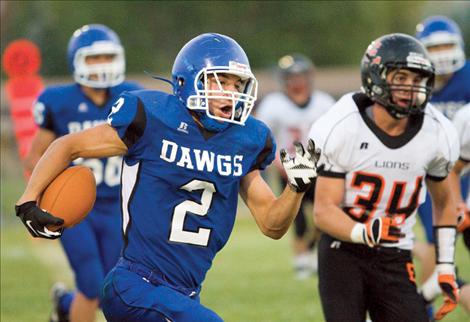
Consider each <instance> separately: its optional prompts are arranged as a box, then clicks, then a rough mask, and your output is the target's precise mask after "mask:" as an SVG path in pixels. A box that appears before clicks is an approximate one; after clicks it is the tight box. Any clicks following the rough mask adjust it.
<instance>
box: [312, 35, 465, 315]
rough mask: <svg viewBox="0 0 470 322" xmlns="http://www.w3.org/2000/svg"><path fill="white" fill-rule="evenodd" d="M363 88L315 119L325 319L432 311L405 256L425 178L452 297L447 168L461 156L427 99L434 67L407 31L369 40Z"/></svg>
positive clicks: (449, 304)
mask: <svg viewBox="0 0 470 322" xmlns="http://www.w3.org/2000/svg"><path fill="white" fill-rule="evenodd" d="M361 73H362V84H363V91H364V93H355V94H347V95H345V96H344V97H342V98H341V99H340V101H338V103H337V104H336V105H335V106H333V107H332V108H331V109H330V111H328V112H327V113H326V114H325V115H324V116H323V117H321V118H320V119H319V120H318V121H317V122H316V123H315V124H314V125H313V127H312V129H311V131H310V137H315V138H316V140H318V142H319V144H320V147H321V148H322V151H323V154H322V158H321V167H322V170H321V171H320V173H319V177H318V180H317V187H316V192H315V198H316V202H315V205H314V219H315V223H316V225H317V227H318V228H319V229H321V230H323V232H324V233H325V234H323V236H322V238H321V241H320V245H319V288H320V296H321V300H322V306H323V311H324V314H325V319H326V320H327V321H357V322H359V321H361V322H362V321H364V320H365V317H366V312H369V314H370V317H371V319H372V320H373V321H410V322H417V321H423V322H424V321H428V318H427V314H426V310H425V303H424V300H423V299H422V297H421V296H420V295H419V294H418V292H417V290H416V284H415V276H414V272H413V263H412V259H411V252H410V250H411V248H412V245H413V232H412V227H413V225H414V223H415V221H416V219H415V216H416V209H417V207H418V205H419V203H421V202H423V200H422V199H423V197H424V194H423V190H422V186H423V181H424V180H426V184H427V186H428V188H429V191H430V193H431V196H432V199H433V205H434V207H435V209H436V211H435V220H434V223H435V234H436V244H437V256H436V257H437V263H438V265H437V266H438V268H439V272H440V276H439V282H440V283H441V288H442V290H443V292H444V296H445V302H444V305H443V306H442V307H441V309H440V310H439V311H438V312H437V314H436V317H437V318H442V317H443V316H444V315H445V314H446V313H448V312H450V311H451V310H453V308H454V307H455V305H456V303H457V301H458V289H457V285H456V283H455V272H454V243H455V234H456V232H455V226H456V216H455V207H456V203H455V201H454V199H453V196H452V194H451V191H450V182H449V178H447V175H448V174H449V171H450V170H451V168H452V165H453V163H454V162H455V161H456V159H457V157H458V151H459V148H458V139H457V134H456V132H455V128H454V127H453V126H452V124H451V122H450V121H449V120H448V119H446V118H445V117H444V116H443V115H442V114H441V113H440V112H439V111H437V110H436V109H435V108H433V107H432V106H431V105H429V104H428V103H427V102H428V99H429V96H430V92H431V89H432V85H433V81H434V69H433V67H432V64H431V62H430V60H429V58H428V56H427V52H426V50H425V49H424V47H423V46H422V45H421V44H420V43H419V42H418V41H417V40H416V39H415V38H413V37H411V36H408V35H404V34H390V35H385V36H383V37H380V38H379V39H377V40H375V41H374V42H372V43H371V44H370V45H369V47H368V48H367V50H366V53H365V55H364V57H363V60H362V63H361Z"/></svg>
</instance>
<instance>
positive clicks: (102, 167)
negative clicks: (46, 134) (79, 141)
mask: <svg viewBox="0 0 470 322" xmlns="http://www.w3.org/2000/svg"><path fill="white" fill-rule="evenodd" d="M140 88H141V87H140V86H139V85H137V84H136V83H132V82H124V83H122V84H120V85H118V86H115V87H112V88H110V89H109V99H108V100H107V101H106V103H105V104H104V105H103V106H97V105H95V104H94V103H93V102H92V101H91V100H90V99H89V98H88V97H87V96H85V95H84V94H83V92H82V90H81V89H80V85H79V84H69V85H63V86H53V87H49V88H47V89H46V90H45V91H44V92H43V93H42V94H41V95H40V96H39V98H38V100H37V102H36V104H35V105H34V117H35V121H36V123H37V124H38V125H39V126H40V127H41V128H44V129H46V130H49V131H52V132H53V133H54V134H55V135H56V136H57V137H59V136H63V135H66V134H69V133H75V132H78V131H81V130H85V129H88V128H91V127H93V126H96V125H98V124H102V123H106V117H107V116H108V114H109V112H110V111H111V106H112V104H113V103H114V102H115V100H116V99H117V97H118V96H119V94H121V92H123V91H129V90H136V89H140ZM73 163H74V164H83V165H85V166H87V167H89V168H91V169H92V170H93V173H94V175H95V179H96V185H97V199H100V198H106V199H108V198H114V199H116V198H118V197H119V183H120V178H121V166H122V158H121V157H119V156H115V157H111V158H107V159H86V160H85V159H82V158H80V159H77V160H75V161H74V162H73Z"/></svg>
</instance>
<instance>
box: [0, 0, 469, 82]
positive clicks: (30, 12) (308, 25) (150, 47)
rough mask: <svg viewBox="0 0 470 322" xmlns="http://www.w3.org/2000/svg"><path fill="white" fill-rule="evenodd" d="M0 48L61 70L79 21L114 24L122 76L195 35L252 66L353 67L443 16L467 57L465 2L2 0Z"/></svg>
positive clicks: (163, 65) (51, 72)
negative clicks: (123, 59)
mask: <svg viewBox="0 0 470 322" xmlns="http://www.w3.org/2000/svg"><path fill="white" fill-rule="evenodd" d="M1 6H2V7H1V9H2V10H1V11H2V13H1V47H2V52H3V50H4V48H5V46H6V45H7V44H8V43H9V42H10V41H12V40H14V39H17V38H28V39H30V40H33V41H34V42H36V43H37V44H38V45H39V47H40V48H41V50H42V54H43V67H42V70H41V73H42V74H43V75H44V76H46V77H47V76H57V75H66V74H68V70H67V61H66V47H67V43H68V40H69V38H70V36H71V35H72V33H73V31H74V30H75V29H77V28H78V27H80V26H82V25H84V24H87V23H103V24H105V25H108V26H109V27H111V28H112V29H114V30H115V31H116V32H117V33H118V34H119V35H120V37H121V40H122V43H123V45H124V46H125V49H126V56H127V65H128V71H129V73H141V72H142V71H143V70H149V71H153V72H159V73H168V72H169V71H170V70H171V66H172V63H173V59H174V57H175V56H176V54H177V52H178V50H179V49H180V48H181V47H182V45H183V44H184V43H185V42H186V41H188V40H189V39H191V38H192V37H194V36H196V35H198V34H200V33H203V32H219V33H223V34H227V35H229V36H231V37H233V38H235V39H236V40H237V41H238V42H239V43H240V44H241V45H242V47H244V48H245V50H246V52H247V53H248V56H249V57H250V60H251V64H252V65H253V67H254V68H256V69H258V68H264V67H267V66H270V65H271V64H272V63H273V62H274V61H276V60H277V58H278V57H280V56H281V55H283V54H285V53H287V52H292V51H297V52H303V53H305V54H307V55H309V56H310V57H311V58H312V59H313V60H314V61H315V63H316V64H317V65H319V66H325V67H334V66H344V65H356V64H359V60H360V57H361V56H362V53H363V52H364V50H365V48H366V46H367V45H368V43H369V42H370V41H371V40H372V39H374V38H377V37H378V36H381V35H382V34H386V33H391V32H403V33H409V34H413V33H414V30H415V26H416V24H417V22H419V21H420V20H422V19H423V18H425V17H426V16H428V15H431V14H444V15H448V16H450V17H452V18H453V19H455V20H456V21H457V23H459V25H460V27H461V29H462V31H463V33H464V36H465V39H466V43H467V55H468V56H470V54H469V53H470V52H469V50H470V49H469V47H470V2H468V1H442V2H437V1H373V2H372V1H314V2H310V1H2V2H1Z"/></svg>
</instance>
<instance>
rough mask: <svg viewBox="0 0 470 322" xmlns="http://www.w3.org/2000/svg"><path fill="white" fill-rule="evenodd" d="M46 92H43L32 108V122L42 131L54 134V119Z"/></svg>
mask: <svg viewBox="0 0 470 322" xmlns="http://www.w3.org/2000/svg"><path fill="white" fill-rule="evenodd" d="M49 101H50V99H49V95H48V91H47V90H45V91H44V92H43V93H41V95H40V96H39V98H38V99H37V101H36V103H34V106H33V116H34V122H35V123H36V124H37V126H39V127H40V128H42V129H46V130H49V131H52V132H54V118H53V117H52V111H51V109H52V108H51V104H50V102H49Z"/></svg>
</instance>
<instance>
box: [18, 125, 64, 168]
mask: <svg viewBox="0 0 470 322" xmlns="http://www.w3.org/2000/svg"><path fill="white" fill-rule="evenodd" d="M55 139H56V135H55V134H54V132H52V131H50V130H47V129H42V128H41V129H39V131H38V132H37V133H36V136H35V137H34V139H33V143H32V144H31V149H30V150H29V152H28V154H27V155H26V158H25V159H24V168H25V170H26V171H29V172H32V171H33V169H34V167H35V166H36V163H38V161H39V159H40V158H41V156H42V155H43V154H44V152H45V151H46V150H47V147H48V146H49V145H50V144H51V143H52V141H54V140H55Z"/></svg>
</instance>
